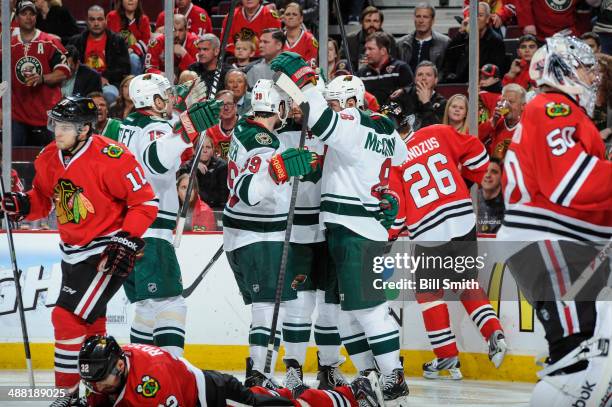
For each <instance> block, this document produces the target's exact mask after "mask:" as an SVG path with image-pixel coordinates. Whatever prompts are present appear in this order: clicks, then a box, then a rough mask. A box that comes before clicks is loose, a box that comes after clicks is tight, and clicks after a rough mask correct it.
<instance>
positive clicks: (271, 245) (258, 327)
mask: <svg viewBox="0 0 612 407" xmlns="http://www.w3.org/2000/svg"><path fill="white" fill-rule="evenodd" d="M251 103H252V110H253V116H252V117H242V118H241V119H240V120H239V121H238V123H237V124H236V128H235V130H234V134H233V135H232V141H231V143H230V150H229V156H228V158H229V162H228V187H229V189H230V196H229V199H228V202H227V204H226V206H225V209H224V211H223V248H224V249H225V252H226V255H227V259H228V262H229V264H230V266H231V268H232V271H233V273H234V277H235V279H236V283H237V284H238V288H239V289H240V292H241V294H242V297H243V300H244V302H245V304H247V305H248V304H251V327H250V332H249V349H250V352H249V353H250V359H251V361H252V366H250V368H249V367H247V378H246V381H245V385H246V386H247V387H252V386H262V387H268V388H274V387H275V386H276V385H275V384H274V383H273V382H272V381H271V380H270V377H271V376H266V375H265V374H264V367H265V361H266V351H267V348H266V347H267V345H268V341H269V334H270V326H271V325H272V318H273V311H274V298H275V291H276V284H277V281H278V275H279V271H280V260H281V254H282V249H283V241H284V238H285V230H286V227H287V214H288V211H289V200H290V195H291V182H288V181H289V179H290V177H293V176H301V175H307V174H309V173H310V172H311V171H312V170H313V169H315V167H316V166H317V163H318V160H317V156H316V154H314V153H311V152H309V151H308V150H305V149H297V148H288V149H286V150H284V151H282V152H281V150H280V148H281V145H280V142H279V140H278V137H277V133H276V131H275V129H277V128H279V127H281V125H282V124H283V123H284V122H285V120H286V118H287V115H288V113H289V99H288V96H287V95H286V94H285V93H284V92H282V91H280V90H279V89H277V88H276V87H275V85H274V83H273V82H272V81H270V80H265V79H260V80H259V81H257V83H256V84H255V86H254V87H253V91H252V97H251ZM292 255H293V254H292V250H291V248H290V250H289V259H288V262H289V263H291V262H292ZM293 280H294V275H293V274H292V270H291V269H290V268H287V274H286V277H285V286H284V287H283V292H282V297H281V299H282V301H283V302H284V301H288V300H293V299H295V298H296V291H295V290H294V289H292V288H291V283H292V282H293ZM284 308H285V306H284V303H282V304H281V315H282V313H283V312H284ZM280 321H281V320H279V323H280ZM280 337H281V335H280V332H276V338H277V340H276V346H278V343H279V342H280ZM275 357H276V352H275ZM274 364H275V362H274V360H273V362H272V368H273V367H274Z"/></svg>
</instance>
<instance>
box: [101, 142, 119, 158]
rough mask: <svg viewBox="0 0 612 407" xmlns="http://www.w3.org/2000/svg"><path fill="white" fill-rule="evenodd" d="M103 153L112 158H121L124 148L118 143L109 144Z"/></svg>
mask: <svg viewBox="0 0 612 407" xmlns="http://www.w3.org/2000/svg"><path fill="white" fill-rule="evenodd" d="M102 154H106V155H107V156H109V157H110V158H119V157H121V155H122V154H123V148H121V147H119V146H118V145H117V144H109V145H107V146H106V147H104V148H103V149H102Z"/></svg>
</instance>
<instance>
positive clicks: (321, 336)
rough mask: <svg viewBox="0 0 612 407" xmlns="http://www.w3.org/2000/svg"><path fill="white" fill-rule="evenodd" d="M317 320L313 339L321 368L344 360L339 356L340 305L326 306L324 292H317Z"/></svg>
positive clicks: (340, 343)
mask: <svg viewBox="0 0 612 407" xmlns="http://www.w3.org/2000/svg"><path fill="white" fill-rule="evenodd" d="M317 309H318V313H317V319H316V321H315V326H314V331H315V332H314V337H315V342H316V344H317V348H318V350H319V363H320V364H321V366H332V365H336V364H337V363H339V362H340V361H341V360H344V357H343V356H341V355H340V346H341V345H342V342H341V341H340V333H339V332H338V319H339V315H340V304H326V303H325V291H322V290H317Z"/></svg>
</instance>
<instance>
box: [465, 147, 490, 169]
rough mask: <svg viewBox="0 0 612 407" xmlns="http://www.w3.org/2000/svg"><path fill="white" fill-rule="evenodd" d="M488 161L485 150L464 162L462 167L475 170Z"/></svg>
mask: <svg viewBox="0 0 612 407" xmlns="http://www.w3.org/2000/svg"><path fill="white" fill-rule="evenodd" d="M488 161H489V156H488V154H487V151H486V150H483V151H482V153H480V154H479V155H478V156H476V157H474V158H471V159H469V160H465V161H464V162H463V165H464V166H466V167H468V168H469V169H470V170H475V169H476V168H478V167H480V166H482V165H484V164H486V163H487V162H488Z"/></svg>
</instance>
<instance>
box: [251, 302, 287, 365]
mask: <svg viewBox="0 0 612 407" xmlns="http://www.w3.org/2000/svg"><path fill="white" fill-rule="evenodd" d="M283 308H284V305H283V304H281V315H279V319H278V324H277V327H280V326H281V318H280V316H282V311H283ZM273 314H274V303H271V302H263V303H261V302H259V303H254V304H252V305H251V329H250V330H249V356H251V359H252V360H253V369H254V370H257V371H258V372H260V373H263V372H264V368H265V366H266V354H267V346H268V341H269V340H270V327H271V326H272V316H273ZM280 338H281V331H280V329H278V328H277V329H276V337H275V340H274V355H273V357H272V366H271V370H270V375H269V376H270V377H271V376H273V375H274V366H275V365H276V357H277V356H278V347H279V345H280Z"/></svg>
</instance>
